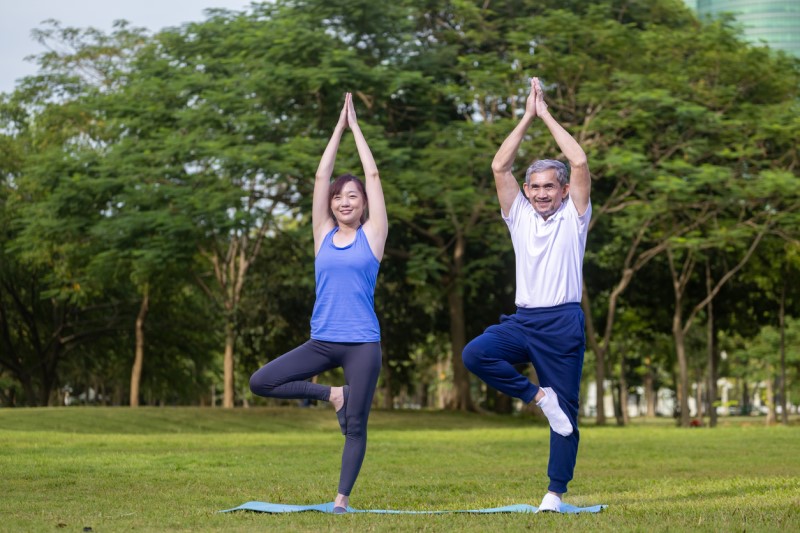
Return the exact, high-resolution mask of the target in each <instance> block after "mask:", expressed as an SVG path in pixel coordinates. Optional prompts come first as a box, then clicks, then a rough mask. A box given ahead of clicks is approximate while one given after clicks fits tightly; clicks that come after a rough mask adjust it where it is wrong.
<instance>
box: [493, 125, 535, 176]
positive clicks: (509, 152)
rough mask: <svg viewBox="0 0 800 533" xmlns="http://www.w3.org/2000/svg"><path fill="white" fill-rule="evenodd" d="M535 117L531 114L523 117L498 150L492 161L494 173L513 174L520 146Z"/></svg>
mask: <svg viewBox="0 0 800 533" xmlns="http://www.w3.org/2000/svg"><path fill="white" fill-rule="evenodd" d="M533 119H534V117H533V116H532V115H530V114H529V113H525V114H524V115H523V116H522V120H520V121H519V124H517V126H516V127H515V128H514V130H513V131H512V132H511V133H510V134H509V135H508V137H506V140H505V141H503V144H501V145H500V148H499V149H498V150H497V154H495V156H494V159H493V160H492V171H493V172H495V173H497V172H511V168H512V167H513V165H514V159H516V157H517V151H518V150H519V145H520V144H522V139H523V138H524V137H525V132H526V131H527V130H528V127H530V125H531V123H532V122H533Z"/></svg>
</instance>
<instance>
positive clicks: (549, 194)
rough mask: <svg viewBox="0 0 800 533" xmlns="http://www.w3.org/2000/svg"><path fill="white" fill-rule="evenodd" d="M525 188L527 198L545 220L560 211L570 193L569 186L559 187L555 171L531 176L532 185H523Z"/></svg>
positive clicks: (551, 170)
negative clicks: (562, 203)
mask: <svg viewBox="0 0 800 533" xmlns="http://www.w3.org/2000/svg"><path fill="white" fill-rule="evenodd" d="M523 187H524V189H525V196H526V197H527V198H528V200H529V201H530V203H531V205H532V206H533V208H534V209H535V210H536V212H537V213H539V214H540V215H541V216H542V218H544V219H545V220H547V219H548V218H550V216H551V215H552V214H553V213H555V212H556V211H558V208H559V207H561V202H563V201H564V197H565V196H566V195H567V192H568V191H569V184H567V185H564V186H563V187H562V186H561V185H559V183H558V179H556V171H555V170H554V169H549V170H545V171H544V172H537V173H535V174H531V178H530V183H525V184H523Z"/></svg>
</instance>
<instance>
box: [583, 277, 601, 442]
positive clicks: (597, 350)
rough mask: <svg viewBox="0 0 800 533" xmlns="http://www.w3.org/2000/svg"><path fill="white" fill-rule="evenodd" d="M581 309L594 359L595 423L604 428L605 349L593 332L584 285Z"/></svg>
mask: <svg viewBox="0 0 800 533" xmlns="http://www.w3.org/2000/svg"><path fill="white" fill-rule="evenodd" d="M581 307H582V308H583V314H584V316H585V318H586V339H587V342H588V344H589V347H590V348H591V350H592V352H594V359H595V369H594V379H595V382H596V385H595V391H596V394H595V397H596V405H597V410H596V412H595V421H596V423H597V425H598V426H604V425H606V410H605V395H606V390H605V382H606V372H605V371H606V368H605V367H606V361H605V356H606V353H605V349H603V347H602V346H600V343H599V342H597V335H596V334H595V330H594V321H593V320H592V306H591V303H590V302H589V293H588V291H587V290H586V283H584V284H583V292H582V294H581Z"/></svg>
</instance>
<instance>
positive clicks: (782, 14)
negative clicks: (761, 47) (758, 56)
mask: <svg viewBox="0 0 800 533" xmlns="http://www.w3.org/2000/svg"><path fill="white" fill-rule="evenodd" d="M684 2H685V3H686V5H687V6H689V7H690V8H692V9H694V10H696V11H697V14H698V15H699V16H700V18H703V17H707V16H710V17H716V16H718V15H720V14H722V13H732V14H734V15H735V17H736V20H737V21H738V22H740V23H741V24H742V26H743V27H744V37H745V38H746V39H747V40H748V41H750V42H752V43H760V42H762V41H763V42H766V44H768V45H769V46H770V47H771V48H774V49H776V50H784V51H785V52H788V53H790V54H793V55H795V56H796V57H800V0H684Z"/></svg>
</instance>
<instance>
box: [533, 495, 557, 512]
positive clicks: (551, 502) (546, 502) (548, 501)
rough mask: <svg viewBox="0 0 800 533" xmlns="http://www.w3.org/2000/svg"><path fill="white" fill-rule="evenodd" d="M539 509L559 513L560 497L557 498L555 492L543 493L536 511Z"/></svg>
mask: <svg viewBox="0 0 800 533" xmlns="http://www.w3.org/2000/svg"><path fill="white" fill-rule="evenodd" d="M541 511H553V512H556V513H560V512H561V498H559V497H558V496H556V495H555V494H551V493H549V492H548V493H547V494H545V495H544V498H542V503H541V505H539V510H538V511H537V512H541Z"/></svg>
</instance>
